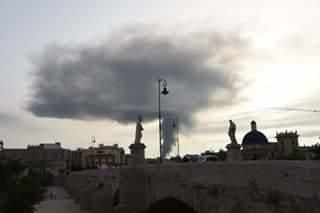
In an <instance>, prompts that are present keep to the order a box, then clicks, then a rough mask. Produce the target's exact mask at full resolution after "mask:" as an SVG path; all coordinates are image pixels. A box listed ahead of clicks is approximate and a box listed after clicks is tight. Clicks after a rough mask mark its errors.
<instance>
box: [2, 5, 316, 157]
mask: <svg viewBox="0 0 320 213" xmlns="http://www.w3.org/2000/svg"><path fill="white" fill-rule="evenodd" d="M318 8H320V2H319V1H318V0H304V1H302V0H299V1H298V0H297V1H294V0H290V1H289V0H288V1H287V0H282V1H279V0H278V1H273V0H269V1H262V0H243V1H236V0H210V1H209V0H208V1H206V0H203V1H196V0H161V1H155V0H145V1H144V0H139V1H130V0H115V1H111V0H100V1H98V0H92V1H85V0H69V1H62V0H56V1H50V2H49V1H32V2H31V1H18V0H0V46H1V49H0V62H1V66H0V70H1V71H0V72H1V79H0V96H1V105H0V139H3V140H4V141H5V146H6V147H25V146H26V145H28V144H39V143H45V142H54V141H61V142H62V143H63V146H64V147H67V148H77V147H88V146H89V145H90V140H91V137H92V136H95V137H96V139H97V143H105V144H113V143H118V144H119V145H120V146H123V147H124V148H125V149H126V150H128V149H127V147H128V146H129V144H130V143H132V142H133V141H134V134H135V121H136V118H137V117H138V115H139V114H141V115H142V117H143V119H144V123H143V125H144V129H145V131H144V132H143V138H142V140H143V142H144V143H145V144H146V145H147V150H146V153H147V156H157V155H158V126H157V120H156V119H157V78H158V77H162V78H165V79H166V80H167V82H168V89H169V91H170V93H169V95H167V96H163V97H161V98H162V99H161V100H162V109H163V111H164V115H165V116H167V117H168V119H169V118H174V117H178V118H179V119H180V120H181V135H180V143H181V152H182V153H183V154H185V153H199V152H202V151H204V150H207V149H214V150H218V149H219V148H224V147H225V145H226V144H227V143H229V139H228V136H227V134H226V132H227V129H228V120H229V119H232V120H234V121H235V123H236V124H237V127H238V128H237V139H238V141H239V142H241V140H242V137H243V136H244V134H245V133H246V132H247V131H248V130H249V123H250V121H251V120H256V121H257V124H258V129H259V130H261V131H262V132H264V133H265V135H266V136H267V137H268V138H269V140H270V141H275V138H274V136H275V134H276V132H277V131H278V132H279V131H284V130H297V131H298V132H299V134H300V135H301V137H300V144H301V145H303V144H306V145H310V144H313V143H316V142H318V141H319V139H318V137H319V136H320V132H319V125H318V122H319V120H320V113H317V112H299V111H279V110H271V109H269V108H272V107H290V108H301V109H319V108H320V100H319V98H318V97H319V89H320V84H319V83H318V81H319V80H318V79H319V76H320V30H319V26H320V16H319V14H318ZM175 152H176V149H175V147H173V149H172V150H171V155H174V154H175Z"/></svg>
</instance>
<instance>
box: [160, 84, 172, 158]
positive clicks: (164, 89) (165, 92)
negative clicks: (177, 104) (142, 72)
mask: <svg viewBox="0 0 320 213" xmlns="http://www.w3.org/2000/svg"><path fill="white" fill-rule="evenodd" d="M161 86H162V88H163V90H162V91H161ZM161 94H162V95H167V94H169V91H168V90H167V81H166V80H165V79H163V78H158V116H159V149H160V150H159V152H160V155H159V163H160V164H161V163H162V123H161V98H160V96H161Z"/></svg>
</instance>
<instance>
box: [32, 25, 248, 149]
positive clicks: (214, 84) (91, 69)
mask: <svg viewBox="0 0 320 213" xmlns="http://www.w3.org/2000/svg"><path fill="white" fill-rule="evenodd" d="M121 32H122V33H117V34H115V35H116V36H111V37H110V38H109V39H106V40H105V41H103V42H99V43H98V44H94V45H81V46H73V47H70V46H62V45H54V46H51V47H48V48H47V49H45V51H44V53H43V54H41V55H40V56H38V57H37V59H36V60H35V61H34V69H35V71H34V83H33V87H32V88H33V90H32V97H31V100H30V103H29V106H28V110H29V111H31V112H32V113H33V114H34V115H36V116H39V117H54V118H69V119H105V118H108V119H112V120H115V121H118V122H121V123H129V122H135V121H136V119H137V116H138V115H142V116H143V118H144V120H145V121H151V120H155V119H156V118H157V100H158V99H157V78H158V77H162V78H165V79H166V80H167V82H168V89H169V90H170V94H169V95H167V96H162V97H161V98H162V99H161V100H162V108H163V111H164V115H166V114H167V115H168V114H169V115H172V116H174V117H179V119H180V121H181V122H182V125H185V126H189V127H191V126H192V123H193V114H194V112H197V111H200V110H202V109H205V108H208V107H209V106H210V107H211V106H216V107H221V106H225V105H229V104H232V103H233V101H234V100H236V98H237V95H238V92H239V89H240V87H241V84H239V82H242V79H240V76H239V75H238V73H237V72H235V69H238V68H239V66H240V64H241V60H242V59H243V58H245V57H246V55H247V54H248V50H249V47H248V46H249V45H248V43H247V41H246V40H243V39H241V38H240V37H239V36H238V35H235V34H226V33H224V34H222V33H206V34H204V33H202V34H199V33H198V34H188V35H183V36H177V35H175V36H169V35H168V36H166V35H160V34H156V33H152V32H150V31H148V30H145V31H144V30H139V31H138V32H132V31H121ZM169 143H170V144H171V142H169ZM168 150H170V149H168Z"/></svg>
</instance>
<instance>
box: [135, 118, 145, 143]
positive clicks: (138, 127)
mask: <svg viewBox="0 0 320 213" xmlns="http://www.w3.org/2000/svg"><path fill="white" fill-rule="evenodd" d="M141 122H142V117H141V116H139V118H138V121H137V125H136V138H135V139H134V143H141V138H142V131H143V127H142V124H141Z"/></svg>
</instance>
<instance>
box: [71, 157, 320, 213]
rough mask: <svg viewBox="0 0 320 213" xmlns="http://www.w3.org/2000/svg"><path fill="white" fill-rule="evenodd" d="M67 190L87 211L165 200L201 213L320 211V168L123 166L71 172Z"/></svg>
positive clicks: (284, 164)
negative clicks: (114, 203) (114, 200)
mask: <svg viewBox="0 0 320 213" xmlns="http://www.w3.org/2000/svg"><path fill="white" fill-rule="evenodd" d="M101 183H103V187H101ZM66 187H67V188H68V190H69V191H70V193H71V194H72V195H73V196H74V197H75V198H77V200H79V201H80V204H81V203H82V205H81V206H82V207H83V208H87V209H92V210H94V212H103V209H105V210H106V209H113V210H114V212H116V213H122V212H123V213H130V212H142V211H145V210H146V209H147V208H148V207H149V206H150V205H151V204H153V203H155V202H157V201H159V200H161V199H164V198H167V197H173V198H176V199H178V200H180V201H182V202H184V203H185V204H186V205H188V206H190V207H192V208H193V209H194V210H196V211H197V212H199V213H215V212H217V213H242V212H243V213H254V212H261V213H289V212H290V213H298V212H304V213H306V212H308V213H318V212H320V206H319V205H320V204H319V203H320V163H319V162H312V161H310V162H308V161H303V162H295V161H290V162H289V161H243V162H213V163H186V164H184V163H180V164H162V165H161V166H159V165H153V166H150V165H149V166H148V165H145V166H135V167H122V168H121V169H107V170H100V171H99V170H96V171H86V172H79V173H72V174H71V175H70V176H69V177H68V178H67V180H66ZM117 189H120V203H119V205H117V206H116V207H115V208H113V206H112V201H110V199H112V198H113V197H114V194H115V192H116V190H117ZM81 196H82V197H81ZM93 197H94V198H97V199H92V198H93ZM86 202H87V203H86ZM105 212H107V211H105ZM108 212H109V211H108Z"/></svg>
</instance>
